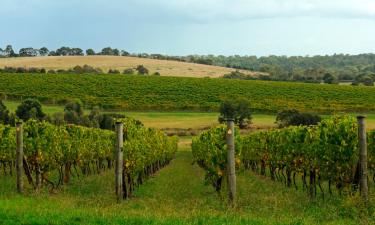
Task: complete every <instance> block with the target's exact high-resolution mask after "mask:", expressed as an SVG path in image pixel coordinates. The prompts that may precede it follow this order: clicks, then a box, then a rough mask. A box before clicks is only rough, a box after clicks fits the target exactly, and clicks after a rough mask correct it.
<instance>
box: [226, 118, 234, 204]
mask: <svg viewBox="0 0 375 225" xmlns="http://www.w3.org/2000/svg"><path fill="white" fill-rule="evenodd" d="M226 139H227V140H226V141H227V146H228V158H227V159H228V164H227V173H228V199H229V204H230V205H231V206H233V205H234V204H235V199H236V165H235V162H234V160H235V152H234V121H233V119H228V120H227V138H226Z"/></svg>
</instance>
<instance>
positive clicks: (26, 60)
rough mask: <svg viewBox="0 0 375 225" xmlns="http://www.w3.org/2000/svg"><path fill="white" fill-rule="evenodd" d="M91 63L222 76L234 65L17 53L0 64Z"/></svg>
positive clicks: (183, 74) (66, 66)
mask: <svg viewBox="0 0 375 225" xmlns="http://www.w3.org/2000/svg"><path fill="white" fill-rule="evenodd" d="M85 64H87V65H90V66H93V67H99V68H101V69H103V70H104V71H108V70H109V69H118V70H120V71H123V70H124V69H127V68H134V67H136V66H137V65H144V66H145V67H146V68H148V69H149V70H150V72H151V73H154V72H159V73H160V74H161V76H181V77H212V78H214V77H221V76H223V75H224V74H227V73H230V72H231V71H234V69H230V68H225V67H220V66H210V65H202V64H196V63H187V62H177V61H169V60H157V59H147V58H137V57H125V56H49V57H17V58H0V68H3V67H5V66H11V67H26V68H30V67H37V68H46V69H70V68H73V67H74V66H76V65H81V66H82V65H85ZM241 72H243V73H245V74H249V75H254V74H256V73H254V72H250V71H247V70H241Z"/></svg>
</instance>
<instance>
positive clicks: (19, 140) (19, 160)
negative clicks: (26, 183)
mask: <svg viewBox="0 0 375 225" xmlns="http://www.w3.org/2000/svg"><path fill="white" fill-rule="evenodd" d="M22 169H23V130H22V122H18V123H17V124H16V170H17V191H18V192H19V193H22V192H23V179H22Z"/></svg>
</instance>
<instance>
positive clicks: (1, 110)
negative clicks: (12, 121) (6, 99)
mask: <svg viewBox="0 0 375 225" xmlns="http://www.w3.org/2000/svg"><path fill="white" fill-rule="evenodd" d="M0 123H2V124H8V123H9V110H8V109H7V107H6V106H5V105H4V103H3V101H1V100H0Z"/></svg>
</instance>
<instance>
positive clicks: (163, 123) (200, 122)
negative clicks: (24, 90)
mask: <svg viewBox="0 0 375 225" xmlns="http://www.w3.org/2000/svg"><path fill="white" fill-rule="evenodd" d="M3 103H4V104H5V106H6V107H7V108H8V109H9V110H10V111H11V112H14V111H15V110H16V109H17V106H18V105H19V104H21V102H18V101H3ZM43 111H44V112H45V113H47V114H49V115H52V114H54V113H56V112H63V111H64V107H63V106H58V105H51V104H44V105H43ZM107 112H110V111H107ZM85 113H89V110H85ZM116 113H122V114H125V115H128V116H131V117H133V118H135V119H137V120H140V121H142V123H144V124H145V126H147V127H153V128H158V129H163V128H164V129H165V128H181V129H189V128H191V129H204V128H207V127H211V126H214V125H217V124H218V121H217V118H218V115H219V113H217V112H134V111H133V112H129V111H116ZM252 122H253V126H254V127H257V128H268V127H272V126H274V122H275V116H274V115H266V114H255V115H253V121H252Z"/></svg>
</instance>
